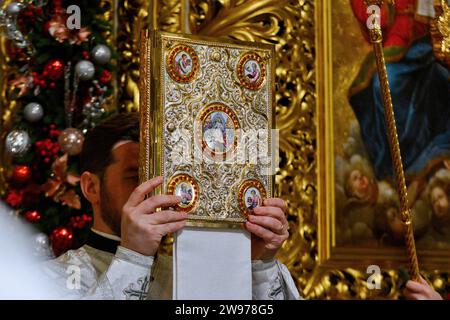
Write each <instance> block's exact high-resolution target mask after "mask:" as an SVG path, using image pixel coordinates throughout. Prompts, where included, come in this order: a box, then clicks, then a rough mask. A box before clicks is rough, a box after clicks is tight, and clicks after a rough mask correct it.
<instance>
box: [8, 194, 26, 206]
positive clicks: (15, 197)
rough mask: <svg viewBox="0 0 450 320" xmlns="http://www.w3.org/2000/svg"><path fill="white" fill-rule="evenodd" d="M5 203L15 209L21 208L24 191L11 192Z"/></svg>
mask: <svg viewBox="0 0 450 320" xmlns="http://www.w3.org/2000/svg"><path fill="white" fill-rule="evenodd" d="M5 201H6V203H7V204H9V205H10V206H11V207H13V208H16V207H18V206H20V205H21V204H22V202H23V191H18V190H11V191H9V193H8V195H7V196H6V199H5Z"/></svg>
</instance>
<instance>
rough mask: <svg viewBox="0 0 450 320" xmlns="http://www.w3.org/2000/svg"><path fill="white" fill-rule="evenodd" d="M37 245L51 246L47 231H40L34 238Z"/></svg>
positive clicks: (42, 246) (41, 246)
mask: <svg viewBox="0 0 450 320" xmlns="http://www.w3.org/2000/svg"><path fill="white" fill-rule="evenodd" d="M34 240H35V242H36V246H38V247H40V248H46V247H48V246H49V242H48V236H47V235H46V234H45V233H38V234H37V235H36V237H35V238H34Z"/></svg>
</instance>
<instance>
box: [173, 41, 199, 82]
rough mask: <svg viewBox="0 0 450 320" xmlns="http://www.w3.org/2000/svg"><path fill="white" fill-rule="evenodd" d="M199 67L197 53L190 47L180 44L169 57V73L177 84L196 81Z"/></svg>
mask: <svg viewBox="0 0 450 320" xmlns="http://www.w3.org/2000/svg"><path fill="white" fill-rule="evenodd" d="M199 66H200V64H199V60H198V56H197V53H196V52H195V50H194V49H193V48H192V47H190V46H188V45H185V44H179V45H177V46H175V47H174V48H173V49H171V50H170V51H169V53H168V55H167V71H168V73H169V75H170V77H171V78H172V79H173V80H175V81H177V82H182V83H187V82H191V81H192V80H193V79H195V76H196V75H197V72H198V70H199Z"/></svg>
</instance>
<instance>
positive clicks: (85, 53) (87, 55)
mask: <svg viewBox="0 0 450 320" xmlns="http://www.w3.org/2000/svg"><path fill="white" fill-rule="evenodd" d="M81 55H82V56H83V59H84V60H89V52H87V51H86V50H84V51H83V52H82V53H81Z"/></svg>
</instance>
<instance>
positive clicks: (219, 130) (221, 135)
mask: <svg viewBox="0 0 450 320" xmlns="http://www.w3.org/2000/svg"><path fill="white" fill-rule="evenodd" d="M198 120H199V121H197V124H196V128H195V130H196V140H197V142H200V144H201V150H202V151H204V152H205V153H206V154H207V155H209V156H211V157H218V158H220V159H221V160H223V158H228V157H230V156H232V154H233V152H234V151H235V150H236V147H237V144H238V138H239V129H240V126H239V120H238V117H237V116H236V113H235V112H234V111H233V110H232V109H231V108H229V107H228V106H226V105H225V104H223V103H212V104H210V105H208V106H206V107H205V108H203V110H202V111H201V112H200V116H199V118H198Z"/></svg>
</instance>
